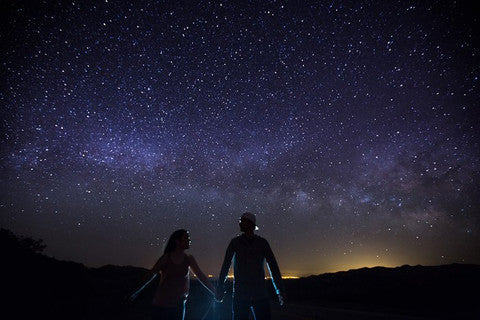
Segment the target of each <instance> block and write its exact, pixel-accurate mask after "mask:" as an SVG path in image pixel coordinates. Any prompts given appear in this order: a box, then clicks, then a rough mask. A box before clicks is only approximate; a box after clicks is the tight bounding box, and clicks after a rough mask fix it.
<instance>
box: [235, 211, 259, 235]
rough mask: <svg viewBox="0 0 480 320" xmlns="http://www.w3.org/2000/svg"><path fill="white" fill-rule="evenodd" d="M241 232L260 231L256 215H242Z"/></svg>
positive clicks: (247, 213) (246, 213)
mask: <svg viewBox="0 0 480 320" xmlns="http://www.w3.org/2000/svg"><path fill="white" fill-rule="evenodd" d="M239 225H240V231H242V232H248V231H252V232H253V230H258V226H257V219H256V218H255V215H254V214H253V213H251V212H245V213H244V214H242V216H241V217H240V223H239Z"/></svg>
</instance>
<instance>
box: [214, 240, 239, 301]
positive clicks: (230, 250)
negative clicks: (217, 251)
mask: <svg viewBox="0 0 480 320" xmlns="http://www.w3.org/2000/svg"><path fill="white" fill-rule="evenodd" d="M234 253H235V250H234V245H233V240H232V241H230V244H229V245H228V247H227V251H226V252H225V258H224V259H223V264H222V269H221V270H220V275H219V276H218V288H217V292H216V293H217V295H219V296H220V295H222V297H221V299H218V300H222V299H223V294H224V283H225V280H227V275H228V270H229V269H230V265H231V264H232V258H233V254H234ZM219 298H220V297H219Z"/></svg>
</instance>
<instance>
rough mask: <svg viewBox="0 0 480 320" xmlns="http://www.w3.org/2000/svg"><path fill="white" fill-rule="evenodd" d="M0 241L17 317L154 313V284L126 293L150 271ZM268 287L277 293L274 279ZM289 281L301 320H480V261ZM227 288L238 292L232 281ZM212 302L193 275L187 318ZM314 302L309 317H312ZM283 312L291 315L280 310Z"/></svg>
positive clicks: (9, 300)
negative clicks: (330, 318) (342, 313)
mask: <svg viewBox="0 0 480 320" xmlns="http://www.w3.org/2000/svg"><path fill="white" fill-rule="evenodd" d="M0 240H1V242H0V243H2V249H3V250H2V251H3V252H4V253H5V255H4V257H5V259H4V260H3V259H2V260H3V261H2V264H3V266H2V269H3V272H2V279H1V283H2V289H3V292H4V293H7V297H6V299H5V300H4V301H3V302H4V305H5V306H6V309H7V310H6V311H5V312H10V313H11V314H13V315H14V318H18V319H24V318H31V317H40V318H42V317H46V318H49V319H57V318H63V319H149V305H150V301H151V298H152V295H153V290H154V288H155V283H153V285H152V286H151V287H149V288H147V289H146V290H145V291H144V292H143V293H142V295H141V296H140V297H139V298H138V299H137V300H136V301H135V302H133V303H130V302H128V300H127V299H126V298H127V297H128V296H129V295H130V294H131V293H133V292H134V291H135V290H136V289H138V288H139V287H140V286H141V285H142V284H143V283H144V281H145V280H146V279H147V274H148V270H146V269H143V268H137V267H131V266H123V267H122V266H114V265H106V266H103V267H101V268H88V267H86V266H84V265H82V264H80V263H75V262H69V261H59V260H57V259H54V258H51V257H47V256H45V255H43V254H42V251H43V249H44V247H45V246H44V245H43V243H42V241H41V240H32V239H29V238H20V237H17V236H15V235H13V234H12V233H11V232H10V231H8V230H4V229H1V231H0ZM269 286H270V291H271V294H272V297H273V296H274V294H273V287H272V285H271V283H270V285H269ZM285 286H286V290H287V293H288V300H287V301H288V303H287V307H286V308H283V309H278V310H279V311H278V312H280V315H281V314H282V312H283V313H284V314H286V312H287V311H289V312H290V313H289V314H292V315H295V314H296V315H302V312H303V318H302V317H299V319H300V318H301V319H320V318H322V315H321V313H322V312H323V311H322V308H335V309H336V310H347V309H352V310H363V311H368V312H382V313H385V314H406V315H415V316H423V317H427V318H435V319H438V318H442V319H460V318H463V319H476V318H478V317H477V316H478V315H480V312H479V307H478V305H477V304H478V301H477V300H478V298H477V295H476V294H475V292H476V291H477V290H478V288H479V286H480V265H467V264H450V265H441V266H402V267H397V268H384V267H375V268H362V269H356V270H349V271H344V272H336V273H327V274H322V275H317V276H310V277H306V278H301V279H293V280H285ZM227 291H229V292H231V284H229V285H228V286H227ZM472 292H473V293H472ZM211 301H212V300H211V297H210V296H209V295H208V294H207V293H206V290H205V289H204V288H203V287H202V286H201V285H200V284H199V283H198V282H197V281H192V283H191V290H190V296H189V300H188V302H187V315H186V319H187V320H189V319H200V318H201V316H199V315H203V314H204V313H205V312H206V311H207V309H208V307H209V306H212V305H211ZM216 308H217V309H216V311H215V312H216V319H229V318H230V298H229V297H228V295H227V298H226V301H225V302H224V303H223V304H217V305H216ZM307 309H308V310H309V316H305V310H307ZM282 310H285V311H282ZM323 310H324V311H325V310H326V309H323ZM329 310H331V309H329ZM278 312H277V315H278V314H279V313H278ZM284 318H285V319H287V318H289V317H288V316H286V317H282V316H280V317H279V319H284ZM335 318H336V319H341V318H342V317H335ZM387 318H388V317H387ZM292 319H293V318H292ZM295 319H296V318H295Z"/></svg>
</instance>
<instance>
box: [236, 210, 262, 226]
mask: <svg viewBox="0 0 480 320" xmlns="http://www.w3.org/2000/svg"><path fill="white" fill-rule="evenodd" d="M240 219H247V220H249V221H250V222H252V223H253V224H254V225H255V230H258V226H257V218H256V217H255V215H254V214H253V213H251V212H245V213H244V214H242V216H241V217H240Z"/></svg>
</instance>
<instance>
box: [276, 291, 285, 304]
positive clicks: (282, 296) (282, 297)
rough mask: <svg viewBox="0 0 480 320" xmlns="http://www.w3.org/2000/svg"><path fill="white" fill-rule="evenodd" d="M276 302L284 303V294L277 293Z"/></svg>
mask: <svg viewBox="0 0 480 320" xmlns="http://www.w3.org/2000/svg"><path fill="white" fill-rule="evenodd" d="M278 303H280V305H281V306H283V305H284V304H285V295H282V294H279V295H278Z"/></svg>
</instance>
